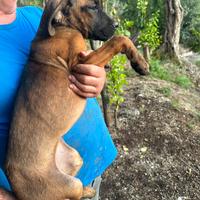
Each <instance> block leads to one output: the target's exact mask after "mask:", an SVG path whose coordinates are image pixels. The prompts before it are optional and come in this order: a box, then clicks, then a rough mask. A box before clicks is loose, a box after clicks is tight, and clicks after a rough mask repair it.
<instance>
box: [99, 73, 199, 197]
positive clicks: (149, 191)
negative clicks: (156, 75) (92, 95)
mask: <svg viewBox="0 0 200 200" xmlns="http://www.w3.org/2000/svg"><path fill="white" fill-rule="evenodd" d="M128 81H129V84H128V86H126V89H125V90H126V94H125V102H124V103H123V104H122V105H121V108H120V111H119V114H118V120H119V129H118V130H115V129H114V128H113V127H112V128H111V132H112V136H113V139H114V141H115V144H116V146H117V148H118V152H119V154H118V157H117V159H116V161H115V162H114V164H113V165H112V166H111V167H110V168H109V169H108V170H107V171H106V172H105V174H104V176H103V182H102V185H101V200H115V199H117V200H186V199H187V200H188V199H189V200H200V92H199V90H198V89H199V88H195V87H193V88H190V89H188V90H186V89H182V88H180V87H179V86H177V85H175V84H173V83H168V82H166V81H161V80H156V79H153V78H151V77H144V78H143V77H138V76H133V77H131V78H129V80H128ZM166 87H170V89H171V94H170V95H169V96H167V97H166V96H165V95H164V94H162V93H161V92H160V91H162V88H166Z"/></svg>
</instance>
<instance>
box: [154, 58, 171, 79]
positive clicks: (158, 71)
mask: <svg viewBox="0 0 200 200" xmlns="http://www.w3.org/2000/svg"><path fill="white" fill-rule="evenodd" d="M150 66H151V69H150V71H151V76H153V77H155V78H159V79H161V80H166V81H172V75H171V73H170V72H169V70H167V68H165V67H163V66H162V64H161V61H160V60H155V59H151V60H150Z"/></svg>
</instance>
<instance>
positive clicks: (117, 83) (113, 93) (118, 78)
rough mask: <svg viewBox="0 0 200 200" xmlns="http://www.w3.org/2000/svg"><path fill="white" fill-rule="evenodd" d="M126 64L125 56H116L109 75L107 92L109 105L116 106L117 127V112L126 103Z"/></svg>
mask: <svg viewBox="0 0 200 200" xmlns="http://www.w3.org/2000/svg"><path fill="white" fill-rule="evenodd" d="M125 63H126V57H125V56H124V55H117V56H115V57H114V58H113V59H112V61H111V62H110V64H111V71H110V72H109V73H107V79H108V83H107V91H108V93H109V96H110V98H109V104H110V105H114V106H115V110H114V114H115V125H116V127H118V125H117V112H118V109H119V106H120V104H121V103H122V102H123V101H124V98H123V93H124V90H123V86H124V85H125V84H127V80H126V75H125V66H124V65H125Z"/></svg>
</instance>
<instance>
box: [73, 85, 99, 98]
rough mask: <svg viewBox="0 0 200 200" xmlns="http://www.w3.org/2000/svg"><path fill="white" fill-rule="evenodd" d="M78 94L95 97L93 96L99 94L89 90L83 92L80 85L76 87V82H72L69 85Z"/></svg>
mask: <svg viewBox="0 0 200 200" xmlns="http://www.w3.org/2000/svg"><path fill="white" fill-rule="evenodd" d="M69 87H70V88H71V89H72V90H73V91H74V92H75V93H76V94H77V95H79V96H81V97H84V98H93V97H97V96H98V95H97V94H96V93H87V92H83V91H81V90H80V89H79V88H78V87H76V86H75V85H74V84H71V85H70V86H69Z"/></svg>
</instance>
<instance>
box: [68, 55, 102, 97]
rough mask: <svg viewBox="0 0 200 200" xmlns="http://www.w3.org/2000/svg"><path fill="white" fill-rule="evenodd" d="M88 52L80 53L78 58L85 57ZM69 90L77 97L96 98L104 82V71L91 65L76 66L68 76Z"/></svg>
mask: <svg viewBox="0 0 200 200" xmlns="http://www.w3.org/2000/svg"><path fill="white" fill-rule="evenodd" d="M88 54H89V52H81V54H80V56H87V55H88ZM69 80H70V82H71V84H70V86H69V87H70V88H71V89H72V90H73V91H74V92H75V93H76V94H78V95H79V96H82V97H85V98H88V97H97V96H98V95H99V94H100V93H101V91H102V89H103V87H104V83H105V80H106V72H105V69H104V68H102V67H99V66H96V65H93V64H78V65H76V66H74V67H73V69H72V75H70V76H69Z"/></svg>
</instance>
